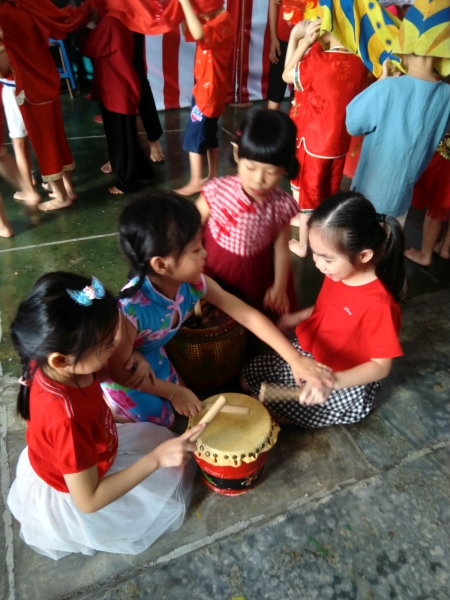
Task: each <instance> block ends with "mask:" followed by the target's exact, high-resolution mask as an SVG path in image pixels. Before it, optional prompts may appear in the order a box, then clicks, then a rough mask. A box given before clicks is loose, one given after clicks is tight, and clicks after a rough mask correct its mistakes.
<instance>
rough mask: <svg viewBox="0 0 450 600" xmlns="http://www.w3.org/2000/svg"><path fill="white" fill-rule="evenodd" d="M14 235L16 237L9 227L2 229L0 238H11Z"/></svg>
mask: <svg viewBox="0 0 450 600" xmlns="http://www.w3.org/2000/svg"><path fill="white" fill-rule="evenodd" d="M13 235H14V232H13V230H12V229H11V227H10V226H9V225H8V226H2V227H0V237H3V238H10V237H12V236H13Z"/></svg>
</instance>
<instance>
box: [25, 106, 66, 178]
mask: <svg viewBox="0 0 450 600" xmlns="http://www.w3.org/2000/svg"><path fill="white" fill-rule="evenodd" d="M20 110H21V112H22V116H23V120H24V122H25V127H26V128H27V131H28V137H29V138H30V142H31V145H32V146H33V150H34V153H35V154H36V158H37V161H38V165H39V170H40V171H41V175H42V179H43V181H55V180H57V179H61V177H62V174H63V171H71V170H72V169H73V168H74V167H75V163H74V161H73V156H72V152H71V151H70V148H69V144H68V142H67V138H66V132H65V131H64V123H63V117H62V110H61V101H60V99H59V98H57V99H56V100H54V101H53V102H49V103H47V104H30V103H29V102H28V101H27V100H25V102H24V104H22V105H21V106H20Z"/></svg>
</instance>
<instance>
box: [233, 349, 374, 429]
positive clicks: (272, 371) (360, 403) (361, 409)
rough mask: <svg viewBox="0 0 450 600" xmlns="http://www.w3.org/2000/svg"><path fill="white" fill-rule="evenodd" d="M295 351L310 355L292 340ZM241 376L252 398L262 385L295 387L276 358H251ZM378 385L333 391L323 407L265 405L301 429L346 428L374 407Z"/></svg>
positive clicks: (284, 364)
mask: <svg viewBox="0 0 450 600" xmlns="http://www.w3.org/2000/svg"><path fill="white" fill-rule="evenodd" d="M291 342H292V344H293V345H294V346H295V348H296V349H297V350H298V351H299V352H301V353H302V354H303V355H304V356H307V357H308V358H313V356H312V354H310V353H309V352H305V351H304V350H302V349H301V347H300V344H299V343H298V341H297V339H293V340H291ZM242 376H243V378H244V380H245V382H246V384H247V386H248V387H249V389H250V390H251V391H252V392H253V393H254V394H256V395H257V394H259V388H260V387H261V383H262V382H263V381H265V382H267V383H270V384H272V385H277V384H278V385H279V386H280V387H282V386H283V387H297V383H296V382H295V380H294V377H293V375H292V371H291V368H290V366H289V365H288V363H287V362H286V361H284V360H283V359H282V358H281V356H279V355H278V354H267V355H261V356H257V357H256V358H254V359H253V360H252V361H251V362H249V363H248V364H247V365H246V366H245V367H244V368H243V370H242ZM380 387H381V383H380V382H379V381H374V382H373V383H368V384H366V385H355V386H354V387H350V388H344V389H342V390H334V391H333V392H332V393H331V394H330V396H329V397H328V399H327V401H326V402H324V403H323V404H314V405H312V406H303V405H301V404H300V403H299V402H295V401H292V400H291V401H285V402H283V401H278V402H267V403H266V406H267V408H268V409H270V411H272V412H273V413H274V414H276V415H279V416H280V417H284V418H285V419H288V420H289V421H291V422H292V423H295V424H296V425H300V426H302V427H326V426H327V425H347V424H349V423H357V422H358V421H361V419H364V417H366V416H367V415H368V414H369V412H370V411H371V410H372V409H373V407H374V405H375V396H376V393H377V391H378V390H379V389H380Z"/></svg>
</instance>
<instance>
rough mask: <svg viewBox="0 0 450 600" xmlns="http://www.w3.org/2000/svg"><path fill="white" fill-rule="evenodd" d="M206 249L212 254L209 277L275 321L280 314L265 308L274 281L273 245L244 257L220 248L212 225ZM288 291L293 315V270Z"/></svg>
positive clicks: (205, 237)
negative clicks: (264, 302)
mask: <svg viewBox="0 0 450 600" xmlns="http://www.w3.org/2000/svg"><path fill="white" fill-rule="evenodd" d="M204 246H205V250H206V251H207V252H208V256H207V258H206V266H205V275H208V277H211V279H214V281H217V283H218V284H219V285H220V286H222V287H223V288H224V289H225V290H227V292H230V293H231V294H234V295H235V296H237V297H238V298H241V299H242V300H243V301H244V302H247V304H250V306H253V307H254V308H256V309H258V310H260V311H261V312H263V313H264V314H265V315H267V316H268V317H269V318H270V319H272V320H275V319H276V318H277V315H275V314H274V313H272V312H271V311H268V310H266V309H265V308H264V307H263V300H264V296H265V294H266V292H267V290H268V289H269V288H270V287H272V285H273V281H274V256H273V246H268V247H267V248H264V250H262V251H261V252H259V253H258V254H255V255H254V256H240V255H239V254H234V253H233V252H230V251H229V250H226V249H225V248H222V246H219V244H218V243H217V242H216V240H215V239H214V238H213V236H212V234H211V230H210V228H209V227H208V226H206V227H205V235H204ZM286 292H287V296H288V298H289V304H290V312H293V311H295V310H297V309H298V305H297V296H296V294H295V286H294V278H293V276H292V271H291V270H289V275H288V283H287V289H286Z"/></svg>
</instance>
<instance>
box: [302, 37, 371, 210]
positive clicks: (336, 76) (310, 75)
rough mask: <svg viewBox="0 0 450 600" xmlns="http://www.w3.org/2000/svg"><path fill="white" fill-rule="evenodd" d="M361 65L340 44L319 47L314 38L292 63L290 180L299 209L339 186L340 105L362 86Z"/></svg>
mask: <svg viewBox="0 0 450 600" xmlns="http://www.w3.org/2000/svg"><path fill="white" fill-rule="evenodd" d="M366 81H367V69H366V67H365V66H364V64H363V62H362V61H361V59H360V58H359V57H357V56H355V55H353V54H351V53H350V52H347V51H346V50H345V49H344V48H342V47H338V48H333V49H331V50H327V51H325V50H323V49H322V46H321V45H320V43H319V42H316V43H315V44H313V45H312V46H311V50H310V51H309V53H308V54H306V55H305V56H304V57H303V60H302V61H301V62H300V63H299V64H298V65H297V67H296V70H295V75H294V89H295V99H294V102H293V103H292V105H293V106H292V109H291V113H290V116H291V118H292V119H293V121H294V122H295V124H296V126H297V158H298V160H299V162H300V172H299V175H298V176H297V177H296V179H294V180H292V181H291V185H292V189H293V190H295V191H299V193H300V209H301V211H304V212H312V210H314V208H316V207H317V206H318V205H319V203H320V202H321V201H322V200H324V199H325V198H327V197H328V196H330V195H331V194H334V193H336V192H337V191H338V190H339V185H340V183H341V178H342V173H343V169H344V163H345V156H346V154H347V151H348V149H349V147H350V135H349V134H348V132H347V129H346V127H345V110H346V107H347V104H349V102H351V100H353V98H354V97H355V96H357V95H358V94H359V93H360V92H361V91H362V90H363V89H364V87H365V85H366Z"/></svg>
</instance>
